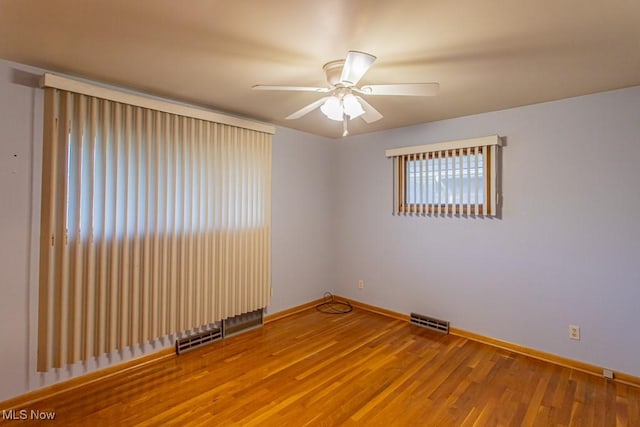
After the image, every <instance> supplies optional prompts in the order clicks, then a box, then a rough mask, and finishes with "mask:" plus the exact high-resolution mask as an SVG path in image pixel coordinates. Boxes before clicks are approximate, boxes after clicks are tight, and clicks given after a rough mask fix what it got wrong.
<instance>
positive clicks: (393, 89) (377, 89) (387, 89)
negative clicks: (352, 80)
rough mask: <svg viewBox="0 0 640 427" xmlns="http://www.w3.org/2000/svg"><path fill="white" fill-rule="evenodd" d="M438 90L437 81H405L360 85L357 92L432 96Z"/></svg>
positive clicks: (364, 93)
mask: <svg viewBox="0 0 640 427" xmlns="http://www.w3.org/2000/svg"><path fill="white" fill-rule="evenodd" d="M439 90H440V84H438V83H406V84H390V85H367V86H362V88H360V89H359V90H358V93H361V94H363V95H399V96H433V95H437V94H438V91H439Z"/></svg>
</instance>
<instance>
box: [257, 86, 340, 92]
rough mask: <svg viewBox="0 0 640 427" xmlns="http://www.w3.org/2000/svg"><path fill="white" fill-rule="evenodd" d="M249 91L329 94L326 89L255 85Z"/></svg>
mask: <svg viewBox="0 0 640 427" xmlns="http://www.w3.org/2000/svg"><path fill="white" fill-rule="evenodd" d="M251 89H253V90H286V91H296V92H329V91H330V90H331V89H329V88H328V87H313V86H269V85H255V86H253V87H252V88H251Z"/></svg>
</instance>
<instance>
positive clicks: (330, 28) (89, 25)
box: [0, 0, 640, 137]
mask: <svg viewBox="0 0 640 427" xmlns="http://www.w3.org/2000/svg"><path fill="white" fill-rule="evenodd" d="M348 50H360V51H364V52H368V53H371V54H373V55H376V56H377V57H378V60H377V61H376V63H375V64H374V65H373V67H372V68H371V69H370V71H369V72H368V73H367V75H365V77H364V78H363V80H362V84H381V83H409V82H433V81H436V82H439V83H440V85H441V90H440V94H439V95H438V96H436V97H429V98H414V97H384V98H383V97H369V98H368V100H369V102H370V103H371V104H372V105H373V106H374V107H375V108H377V109H378V110H379V111H380V112H381V113H382V114H383V115H384V118H383V119H382V120H380V121H378V122H376V123H373V124H370V125H366V124H365V123H364V122H363V121H362V120H360V119H355V120H354V121H353V122H352V123H350V131H351V134H357V133H364V132H370V131H377V130H382V129H390V128H395V127H400V126H406V125H411V124H416V123H424V122H429V121H434V120H440V119H446V118H451V117H459V116H464V115H469V114H475V113H480V112H486V111H494V110H500V109H505V108H509V107H514V106H518V105H526V104H532V103H537V102H543V101H548V100H554V99H561V98H566V97H571V96H576V95H583V94H588V93H593V92H599V91H603V90H609V89H616V88H622V87H628V86H635V85H640V1H638V0H599V1H598V0H596V1H584V0H511V1H509V0H460V1H456V0H452V1H442V0H395V1H391V0H387V1H385V0H377V1H375V0H369V1H367V0H324V1H320V0H273V1H271V0H236V1H230V0H229V1H222V0H188V1H187V0H184V1H178V0H108V1H101V0H41V1H37V0H0V58H4V59H8V60H12V61H16V62H21V63H25V64H30V65H34V66H38V67H42V68H46V69H49V70H53V71H58V72H63V73H68V74H73V75H78V76H82V77H87V78H90V79H93V80H97V81H102V82H106V83H111V84H114V85H119V86H124V87H129V88H133V89H137V90H141V91H144V92H147V93H151V94H156V95H160V96H165V97H169V98H173V99H177V100H181V101H186V102H190V103H195V104H199V105H202V106H206V107H208V108H212V109H215V110H220V111H225V112H229V113H232V114H237V115H242V116H247V117H250V118H255V119H259V120H263V121H266V122H271V123H274V124H276V125H281V126H287V127H291V128H295V129H299V130H303V131H306V132H311V133H315V134H319V135H325V136H330V137H338V136H340V135H341V124H340V123H338V122H333V121H330V120H328V119H326V118H325V117H324V116H323V115H322V113H321V112H320V111H318V110H316V111H314V112H312V113H310V114H309V115H307V116H305V117H304V118H302V119H299V120H294V121H286V120H284V117H286V116H287V115H289V114H290V113H292V112H293V111H296V110H298V109H299V108H301V107H303V106H304V105H306V104H308V103H310V102H312V101H314V100H315V99H317V98H318V97H320V96H321V95H320V94H314V93H286V92H259V91H252V90H251V86H253V85H255V84H266V85H282V84H292V85H309V86H316V85H320V86H324V85H325V79H324V74H323V72H322V65H323V64H324V63H326V62H328V61H331V60H334V59H341V58H344V57H345V55H346V53H347V51H348Z"/></svg>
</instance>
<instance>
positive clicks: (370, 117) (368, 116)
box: [356, 96, 382, 123]
mask: <svg viewBox="0 0 640 427" xmlns="http://www.w3.org/2000/svg"><path fill="white" fill-rule="evenodd" d="M356 99H357V100H358V102H360V104H361V105H362V109H363V110H364V114H363V115H361V116H360V117H362V120H364V121H365V122H367V123H373V122H377V121H378V120H380V119H381V118H382V114H380V112H379V111H378V110H376V109H375V108H373V107H372V106H371V104H369V103H368V102H367V101H365V100H364V99H362V98H361V97H359V96H356Z"/></svg>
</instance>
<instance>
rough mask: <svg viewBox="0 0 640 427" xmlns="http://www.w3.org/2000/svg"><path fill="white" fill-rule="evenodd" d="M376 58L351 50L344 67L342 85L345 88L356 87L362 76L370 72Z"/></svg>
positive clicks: (341, 78) (341, 77)
mask: <svg viewBox="0 0 640 427" xmlns="http://www.w3.org/2000/svg"><path fill="white" fill-rule="evenodd" d="M375 60H376V57H375V56H373V55H369V54H368V53H364V52H358V51H355V50H350V51H349V53H347V59H346V60H345V61H344V66H343V67H342V75H341V76H340V83H342V84H343V85H345V86H355V85H357V84H358V82H359V81H360V79H361V78H362V76H364V74H365V73H366V72H367V71H368V70H369V67H371V64H373V61H375Z"/></svg>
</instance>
